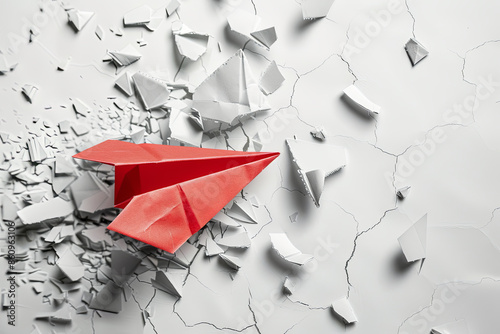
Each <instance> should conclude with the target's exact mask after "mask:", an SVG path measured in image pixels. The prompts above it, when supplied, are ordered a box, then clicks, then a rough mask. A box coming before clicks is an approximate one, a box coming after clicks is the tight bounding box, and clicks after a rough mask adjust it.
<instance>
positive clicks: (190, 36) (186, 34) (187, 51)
mask: <svg viewBox="0 0 500 334" xmlns="http://www.w3.org/2000/svg"><path fill="white" fill-rule="evenodd" d="M172 33H173V34H174V39H175V45H176V46H177V50H179V53H180V54H181V55H183V56H185V57H187V58H189V59H191V60H192V61H196V60H198V58H200V57H201V56H202V55H203V54H204V53H205V52H206V51H207V46H208V40H209V38H210V36H209V35H207V34H202V33H199V32H195V31H194V30H192V29H191V28H189V27H188V26H187V25H185V24H183V23H182V22H180V21H176V22H174V23H173V24H172Z"/></svg>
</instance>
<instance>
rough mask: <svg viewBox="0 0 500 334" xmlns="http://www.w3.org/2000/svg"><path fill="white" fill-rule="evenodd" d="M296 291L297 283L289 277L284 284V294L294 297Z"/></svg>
mask: <svg viewBox="0 0 500 334" xmlns="http://www.w3.org/2000/svg"><path fill="white" fill-rule="evenodd" d="M294 291H295V283H294V282H292V280H291V279H290V278H289V277H288V276H287V277H285V281H284V282H283V292H284V293H285V294H287V295H292V294H293V293H294Z"/></svg>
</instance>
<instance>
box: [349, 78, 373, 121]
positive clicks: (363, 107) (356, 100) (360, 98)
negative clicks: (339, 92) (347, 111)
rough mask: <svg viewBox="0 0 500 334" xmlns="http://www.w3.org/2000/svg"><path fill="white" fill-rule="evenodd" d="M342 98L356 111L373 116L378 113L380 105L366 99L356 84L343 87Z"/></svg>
mask: <svg viewBox="0 0 500 334" xmlns="http://www.w3.org/2000/svg"><path fill="white" fill-rule="evenodd" d="M343 96H344V99H345V100H346V101H347V102H348V103H349V104H350V105H351V106H352V107H353V108H355V109H356V110H357V111H359V112H362V113H364V114H367V115H368V116H373V115H375V114H379V113H380V109H381V108H380V106H379V105H378V104H375V103H373V102H372V101H371V100H370V99H368V98H367V97H366V96H365V95H364V94H363V93H362V92H361V91H360V90H359V89H358V88H357V87H356V86H354V85H351V86H349V87H347V88H346V89H344V95H343Z"/></svg>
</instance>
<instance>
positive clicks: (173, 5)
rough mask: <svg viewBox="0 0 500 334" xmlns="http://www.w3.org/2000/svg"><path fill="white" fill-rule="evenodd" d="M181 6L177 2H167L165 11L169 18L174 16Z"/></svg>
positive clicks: (172, 0) (169, 0)
mask: <svg viewBox="0 0 500 334" xmlns="http://www.w3.org/2000/svg"><path fill="white" fill-rule="evenodd" d="M180 5H181V4H180V3H179V1H177V0H167V4H166V6H165V10H166V11H167V16H170V15H172V14H173V13H174V12H175V11H176V10H177V9H178V8H179V6H180Z"/></svg>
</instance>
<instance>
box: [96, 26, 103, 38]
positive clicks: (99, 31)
mask: <svg viewBox="0 0 500 334" xmlns="http://www.w3.org/2000/svg"><path fill="white" fill-rule="evenodd" d="M95 34H96V36H97V38H99V39H100V40H101V41H102V39H103V37H104V30H103V29H102V27H101V26H100V25H97V26H96V27H95Z"/></svg>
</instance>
